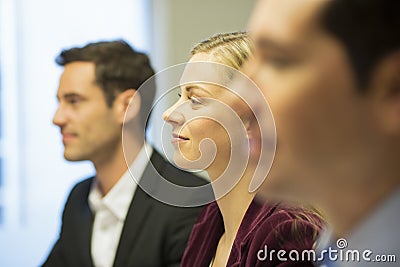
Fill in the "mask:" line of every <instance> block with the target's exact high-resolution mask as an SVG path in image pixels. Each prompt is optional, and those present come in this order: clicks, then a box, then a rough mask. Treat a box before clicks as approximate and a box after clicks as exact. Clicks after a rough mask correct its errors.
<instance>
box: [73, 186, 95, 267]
mask: <svg viewBox="0 0 400 267" xmlns="http://www.w3.org/2000/svg"><path fill="white" fill-rule="evenodd" d="M90 184H91V183H89V186H88V188H87V194H86V195H85V196H84V197H85V202H84V203H85V205H82V206H81V208H80V209H79V212H78V213H77V214H76V217H75V224H76V225H77V227H76V229H77V233H76V234H77V238H78V243H77V244H75V245H76V248H77V250H78V252H77V253H78V255H79V254H80V257H78V258H79V259H82V261H83V263H82V264H83V266H93V262H92V257H91V255H92V254H91V250H90V248H91V242H90V240H91V237H92V224H93V215H92V212H91V210H90V208H89V204H88V202H87V201H88V200H87V199H88V194H89V191H90Z"/></svg>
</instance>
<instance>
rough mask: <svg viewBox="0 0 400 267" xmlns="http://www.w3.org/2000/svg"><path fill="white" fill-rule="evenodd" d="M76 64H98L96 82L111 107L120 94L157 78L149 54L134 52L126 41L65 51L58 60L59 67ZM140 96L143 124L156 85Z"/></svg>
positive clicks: (145, 90)
mask: <svg viewBox="0 0 400 267" xmlns="http://www.w3.org/2000/svg"><path fill="white" fill-rule="evenodd" d="M76 61H84V62H93V63H94V64H95V79H96V83H97V85H98V86H99V87H100V88H101V89H102V90H103V93H104V96H105V99H106V102H107V105H108V106H109V107H111V105H112V103H113V102H114V100H115V97H116V96H117V94H118V93H120V92H123V91H124V90H127V89H136V90H137V89H139V87H140V86H141V85H142V84H143V83H144V82H145V81H146V80H147V79H149V78H150V77H151V76H153V75H154V70H153V68H152V67H151V65H150V60H149V58H148V57H147V55H145V54H143V53H140V52H138V51H135V50H134V49H133V48H132V47H131V46H129V44H127V43H126V42H125V41H123V40H116V41H102V42H94V43H89V44H87V45H85V46H83V47H74V48H70V49H65V50H63V51H62V52H61V53H60V55H58V56H57V58H56V63H57V64H58V65H60V66H65V65H67V64H68V63H72V62H76ZM152 80H153V79H151V80H149V81H152ZM139 94H140V96H141V100H142V101H141V107H140V118H141V122H142V123H143V124H144V123H146V120H147V116H148V114H149V113H150V109H151V106H152V103H153V100H154V96H155V84H154V83H152V84H149V85H147V84H146V86H145V88H141V90H140V91H139Z"/></svg>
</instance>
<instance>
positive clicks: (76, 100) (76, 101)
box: [68, 98, 80, 105]
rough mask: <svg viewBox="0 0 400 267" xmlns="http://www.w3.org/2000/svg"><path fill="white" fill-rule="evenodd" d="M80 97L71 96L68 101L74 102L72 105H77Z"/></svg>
mask: <svg viewBox="0 0 400 267" xmlns="http://www.w3.org/2000/svg"><path fill="white" fill-rule="evenodd" d="M79 101H80V100H79V99H78V98H70V99H69V100H68V103H70V104H72V105H75V104H78V103H79Z"/></svg>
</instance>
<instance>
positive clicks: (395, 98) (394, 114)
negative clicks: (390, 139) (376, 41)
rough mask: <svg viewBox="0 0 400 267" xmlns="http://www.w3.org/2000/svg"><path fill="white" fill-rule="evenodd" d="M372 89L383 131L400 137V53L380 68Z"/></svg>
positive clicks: (387, 60) (393, 55) (392, 55)
mask: <svg viewBox="0 0 400 267" xmlns="http://www.w3.org/2000/svg"><path fill="white" fill-rule="evenodd" d="M372 87H373V88H371V89H372V91H373V92H372V93H373V94H375V95H376V98H375V99H376V101H377V108H378V114H379V120H380V122H381V123H382V125H381V126H382V129H383V130H384V131H385V132H386V134H389V135H396V136H400V51H398V52H396V53H394V54H391V55H389V56H388V57H387V58H386V59H385V60H383V61H382V63H381V64H380V65H379V66H378V68H377V69H376V71H375V76H374V79H373V83H372Z"/></svg>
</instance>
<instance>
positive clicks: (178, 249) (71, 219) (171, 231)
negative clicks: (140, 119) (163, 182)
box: [43, 150, 206, 267]
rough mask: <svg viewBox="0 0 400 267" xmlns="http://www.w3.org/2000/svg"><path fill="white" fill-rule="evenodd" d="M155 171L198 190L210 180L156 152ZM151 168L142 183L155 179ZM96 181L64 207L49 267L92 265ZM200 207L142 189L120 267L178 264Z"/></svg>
mask: <svg viewBox="0 0 400 267" xmlns="http://www.w3.org/2000/svg"><path fill="white" fill-rule="evenodd" d="M150 160H151V162H152V164H153V166H154V167H155V169H156V170H157V171H158V173H160V174H161V175H162V176H163V177H166V178H167V179H168V180H170V181H171V182H173V183H176V184H181V185H187V186H197V185H202V184H205V183H206V182H205V181H204V180H203V179H201V178H199V177H196V176H194V175H192V174H189V173H186V172H183V171H180V170H178V169H176V168H175V167H173V166H172V165H171V164H169V163H167V162H166V161H165V160H164V159H163V158H162V157H161V155H160V154H158V153H157V152H156V151H155V150H154V151H153V155H152V157H151V159H150ZM150 165H151V164H148V166H147V167H146V169H145V171H144V173H143V176H142V178H141V181H144V180H146V178H149V177H150V180H151V179H152V178H153V180H154V176H155V175H156V174H155V173H154V169H153V168H152V167H150ZM92 181H93V177H92V178H89V179H86V180H84V181H82V182H80V183H78V184H77V185H75V186H74V188H73V189H72V191H71V193H70V195H69V197H68V200H67V202H66V204H65V208H64V212H63V216H62V226H61V233H60V236H59V239H58V240H57V242H56V243H55V245H54V247H53V249H52V251H51V253H50V255H49V257H48V258H47V260H46V262H45V263H44V264H43V266H45V267H64V266H65V267H67V266H68V267H85V266H93V263H92V259H91V253H90V244H91V233H92V223H93V214H92V213H91V210H90V208H89V204H88V195H89V191H90V187H91V183H92ZM200 210H201V208H198V207H197V208H179V207H174V206H170V205H167V204H164V203H161V202H159V201H157V200H155V199H154V198H152V197H151V196H149V195H148V194H146V193H145V192H144V191H143V190H142V189H141V188H140V187H139V186H138V187H137V189H136V192H135V195H134V197H133V200H132V202H131V205H130V208H129V210H128V213H127V217H126V219H125V224H124V227H123V229H122V233H121V237H120V241H119V245H118V249H117V252H116V256H115V260H114V266H115V267H133V266H138V267H162V266H179V264H180V261H181V258H182V255H183V252H184V250H185V247H186V243H187V240H188V238H189V235H190V232H191V230H192V227H193V224H194V222H195V220H196V218H197V216H198V213H199V212H200Z"/></svg>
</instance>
